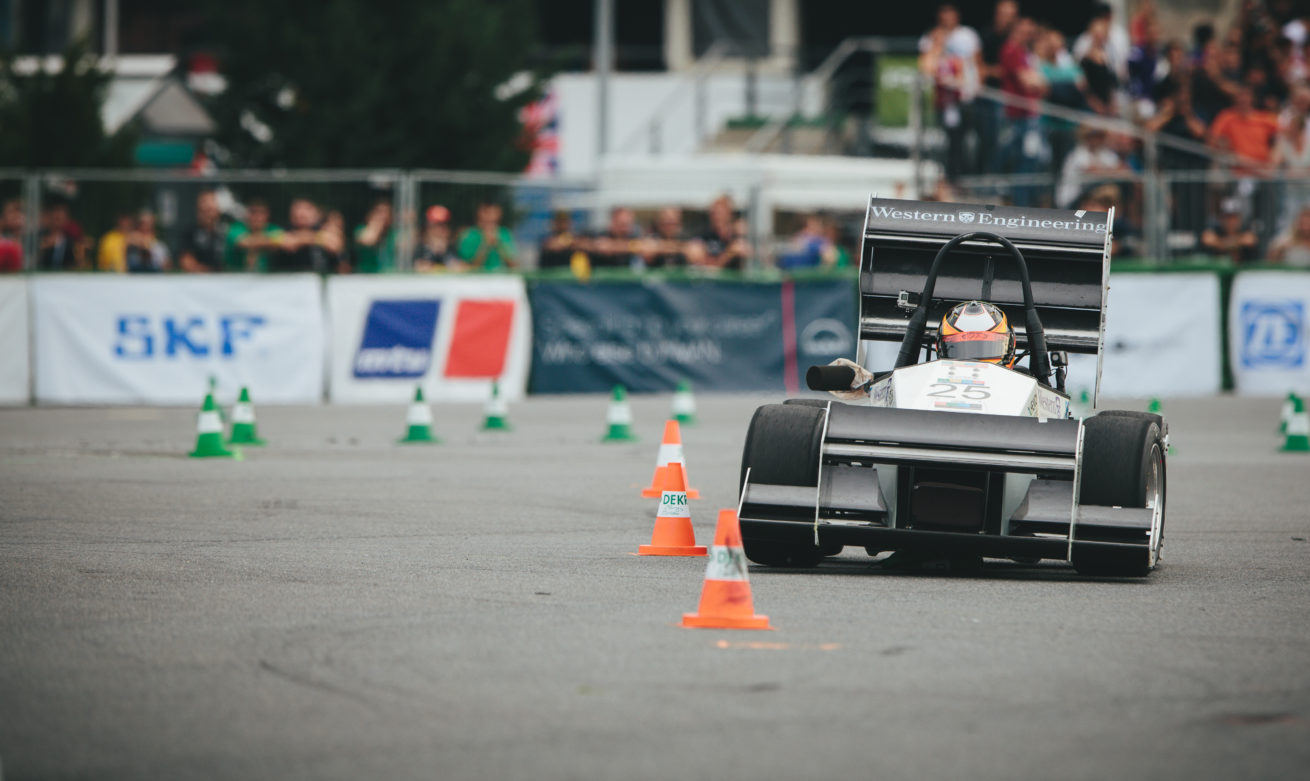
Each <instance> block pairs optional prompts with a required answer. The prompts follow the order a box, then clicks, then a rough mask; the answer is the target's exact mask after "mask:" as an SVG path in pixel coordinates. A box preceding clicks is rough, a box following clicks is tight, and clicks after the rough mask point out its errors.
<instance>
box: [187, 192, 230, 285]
mask: <svg viewBox="0 0 1310 781" xmlns="http://www.w3.org/2000/svg"><path fill="white" fill-rule="evenodd" d="M221 219H222V212H221V211H220V210H219V207H218V196H217V195H216V194H215V193H214V191H213V190H204V191H202V192H201V193H200V194H199V195H197V196H196V219H195V223H194V224H193V225H191V226H190V227H189V228H187V230H186V233H185V234H184V235H183V238H182V248H181V249H180V250H179V251H178V253H177V263H178V268H180V269H181V270H182V271H185V272H187V273H189V274H197V273H213V272H215V271H220V270H222V268H223V250H224V248H225V246H226V241H225V235H224V234H225V233H226V231H224V230H223V226H222V225H221V223H220V220H221Z"/></svg>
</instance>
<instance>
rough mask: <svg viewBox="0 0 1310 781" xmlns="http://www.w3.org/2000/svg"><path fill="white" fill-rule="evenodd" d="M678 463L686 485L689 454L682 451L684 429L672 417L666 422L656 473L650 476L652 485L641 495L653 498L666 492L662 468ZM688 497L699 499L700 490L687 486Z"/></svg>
mask: <svg viewBox="0 0 1310 781" xmlns="http://www.w3.org/2000/svg"><path fill="white" fill-rule="evenodd" d="M675 462H676V463H677V464H678V465H679V466H681V467H682V479H683V481H684V482H683V486H684V487H685V486H686V484H687V483H686V481H687V480H688V478H687V456H686V454H684V453H683V451H682V430H681V429H680V428H678V421H676V420H673V419H670V420H667V421H665V423H664V438H663V439H662V440H660V450H659V453H658V454H656V456H655V474H653V475H651V476H650V485H648V486H646V487H645V488H643V489H641V495H642V496H644V497H646V498H647V499H652V498H654V497H656V496H659V495H660V494H662V493H663V492H664V485H663V483H661V482H660V470H661V469H663V468H664V465H665V464H672V463H675ZM687 498H688V499H699V498H700V491H697V490H696V489H695V488H687Z"/></svg>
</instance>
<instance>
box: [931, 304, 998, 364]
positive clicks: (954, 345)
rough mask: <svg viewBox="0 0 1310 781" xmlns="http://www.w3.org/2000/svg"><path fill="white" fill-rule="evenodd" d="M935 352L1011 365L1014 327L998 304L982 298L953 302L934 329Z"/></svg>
mask: <svg viewBox="0 0 1310 781" xmlns="http://www.w3.org/2000/svg"><path fill="white" fill-rule="evenodd" d="M937 355H938V357H941V358H954V359H957V360H965V361H987V362H988V363H998V364H1000V365H1002V366H1006V367H1009V366H1013V365H1014V329H1013V328H1011V327H1010V321H1009V320H1008V319H1006V317H1005V313H1004V312H1002V311H1001V310H1000V308H999V307H996V306H993V305H992V304H988V303H986V302H985V301H966V302H965V303H963V304H956V305H955V306H954V307H953V308H952V309H951V311H949V312H947V313H946V316H945V317H943V318H942V324H941V327H940V328H938V329H937Z"/></svg>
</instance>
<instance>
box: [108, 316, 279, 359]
mask: <svg viewBox="0 0 1310 781" xmlns="http://www.w3.org/2000/svg"><path fill="white" fill-rule="evenodd" d="M267 324H268V321H267V320H266V319H265V318H263V317H262V316H260V315H252V314H226V315H215V316H210V315H190V316H187V315H173V316H164V317H158V318H157V317H155V316H153V315H145V314H140V315H137V314H129V315H119V316H118V322H117V325H116V326H115V331H116V334H117V336H116V338H115V339H114V355H115V356H117V357H118V358H121V359H123V360H148V359H151V358H155V357H158V356H163V357H165V358H177V357H179V356H188V355H189V356H195V357H202V358H203V357H209V356H211V355H213V356H217V357H219V358H234V357H236V356H237V354H238V352H239V351H240V349H241V346H242V345H243V344H248V343H249V342H251V341H252V340H254V338H255V334H256V332H257V331H258V330H259V329H260V328H263V327H264V326H265V325H267Z"/></svg>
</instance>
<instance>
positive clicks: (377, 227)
mask: <svg viewBox="0 0 1310 781" xmlns="http://www.w3.org/2000/svg"><path fill="white" fill-rule="evenodd" d="M224 201H226V206H225V205H224ZM472 216H473V219H472V223H471V224H470V225H468V226H467V227H464V228H462V229H458V230H457V229H456V228H455V227H454V224H453V221H452V211H451V209H449V208H448V207H446V206H444V205H440V204H433V205H430V206H428V207H427V208H426V209H425V210H424V211H423V212H422V218H421V225H420V226H418V227H417V229H416V230H415V232H414V241H413V247H414V249H413V253H412V255H411V256H410V262H409V263H408V264H404V263H401V262H400V260H401V258H400V252H402V249H401V245H402V242H401V241H400V238H399V226H398V225H397V224H396V220H395V219H394V206H393V204H392V200H391V199H390V198H389V197H387V198H380V199H378V200H376V201H375V202H374V203H373V204H372V205H371V206H370V207H369V208H368V210H367V211H366V213H365V214H364V216H363V219H362V221H361V222H360V223H359V224H358V225H357V226H355V228H354V229H353V230H348V229H347V222H346V218H345V216H344V214H343V213H342V212H341V211H339V210H335V209H324V208H322V207H321V206H319V205H318V204H316V203H314V202H313V201H312V200H310V199H308V198H303V197H297V198H293V199H292V200H291V202H290V206H289V209H288V210H287V214H286V217H287V219H286V221H285V222H284V223H281V224H278V222H276V221H275V220H274V215H273V213H272V210H271V209H270V207H269V204H268V203H267V202H266V201H264V200H260V199H250V200H247V201H245V202H244V203H238V202H236V201H235V199H233V198H232V197H230V194H228V196H227V197H226V198H224V197H220V193H219V192H218V191H215V190H203V191H201V192H200V193H199V194H198V195H197V196H196V198H195V203H194V211H193V212H192V214H191V215H190V218H189V219H187V220H184V221H183V222H182V227H181V230H180V231H179V232H177V234H176V240H175V241H173V242H172V244H171V246H170V244H169V243H168V242H165V241H164V240H163V239H161V237H160V235H159V230H158V221H157V218H156V216H155V215H154V214H153V213H152V212H150V211H149V210H142V211H126V212H122V213H120V214H119V215H118V216H117V217H116V218H115V219H114V224H113V226H112V227H111V228H110V229H109V230H108V231H106V232H105V233H103V234H102V235H101V236H99V238H98V239H94V238H92V237H91V236H89V235H88V234H87V232H86V231H84V230H83V228H82V226H81V224H80V223H79V222H78V221H77V220H75V219H74V218H73V217H72V216H71V214H70V211H69V201H68V200H67V199H66V198H61V197H51V198H47V199H44V200H43V202H42V209H41V213H40V218H39V226H38V233H37V237H38V238H37V252H36V256H35V263H34V267H35V269H36V270H39V271H102V272H112V273H159V272H170V271H172V272H181V273H192V274H195V273H218V272H251V273H264V272H274V273H277V272H314V273H320V274H345V273H377V272H386V271H395V270H402V269H405V268H409V269H412V270H413V271H416V272H423V273H431V272H448V273H463V272H498V271H511V270H516V269H521V268H524V267H525V266H526V265H527V264H525V263H524V258H523V257H521V256H522V255H523V254H525V253H521V252H520V250H519V248H518V246H517V244H516V241H515V236H514V233H513V232H512V231H511V230H510V229H509V228H508V227H506V225H505V224H504V217H505V214H504V209H503V207H502V206H501V205H500V204H499V203H497V202H495V201H484V202H481V203H478V204H477V205H476V208H475V209H473V211H472ZM574 216H575V215H574V213H573V212H570V211H567V210H560V211H556V212H554V213H553V214H552V218H551V224H550V228H549V230H548V232H547V233H546V235H545V237H544V238H543V239H542V241H541V243H540V246H539V247H537V250H536V252H535V253H527V254H535V256H536V268H539V269H543V270H550V269H566V270H568V271H570V272H572V273H573V274H574V275H575V276H579V277H586V276H589V275H590V274H591V272H592V271H593V270H595V269H618V270H626V271H632V272H642V271H646V270H693V271H703V272H706V273H717V272H721V271H728V272H742V271H747V270H748V269H750V268H751V264H752V263H753V261H754V259H756V258H757V257H758V256H759V255H760V254H761V253H760V252H759V251H758V248H756V247H755V246H754V244H753V243H752V240H751V238H750V233H749V230H748V226H747V222H746V219H745V217H744V216H743V214H742V212H741V211H740V210H739V209H737V207H736V206H735V205H734V203H733V201H732V199H731V197H729V196H727V195H722V196H719V197H718V198H716V199H715V200H714V201H713V202H712V203H711V204H710V205H709V207H708V209H707V210H706V211H705V212H704V222H705V226H704V229H703V230H689V229H688V228H687V227H686V226H684V222H683V210H682V209H680V208H676V207H665V208H661V209H658V210H655V211H654V212H652V214H651V217H650V220H649V224H648V225H646V226H644V227H643V226H642V225H641V224H639V222H638V219H637V215H636V212H635V211H634V210H633V209H631V208H628V207H624V206H620V207H616V208H614V209H612V210H610V212H609V219H608V223H607V224H606V225H605V226H604V227H603V228H601V229H600V230H595V231H588V230H580V229H578V228H576V227H575V225H574ZM24 224H25V212H24V208H23V202H22V201H21V200H20V199H17V198H13V199H9V200H6V201H4V202H3V209H2V210H0V272H17V271H22V270H23V269H24V263H23V253H22V234H23V227H24ZM799 225H800V227H799V229H798V230H797V231H796V233H795V235H794V236H792V237H791V238H790V239H788V240H786V241H785V242H780V243H779V246H777V247H773V246H770V247H769V253H768V254H769V258H770V260H771V261H772V262H773V263H775V264H776V265H777V266H778V267H780V268H783V269H787V270H793V269H804V268H819V269H830V268H841V267H845V266H848V265H850V252H849V250H848V249H846V247H845V246H843V244H845V243H847V242H846V239H848V238H850V237H848V236H842V234H841V231H840V228H839V223H838V221H837V220H836V218H835V217H832V216H821V215H815V214H811V215H801V216H800V217H799Z"/></svg>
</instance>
